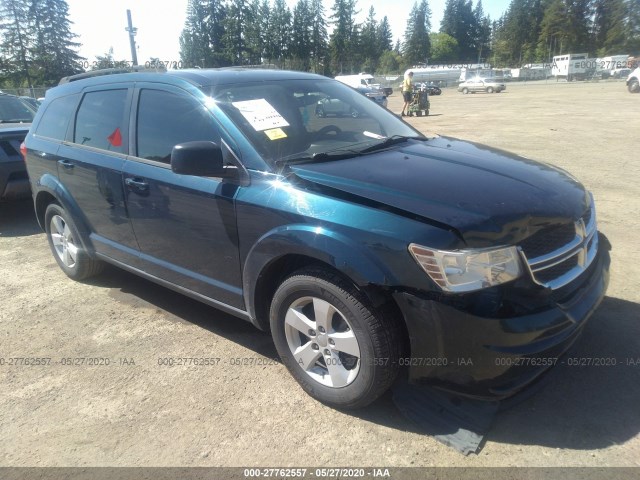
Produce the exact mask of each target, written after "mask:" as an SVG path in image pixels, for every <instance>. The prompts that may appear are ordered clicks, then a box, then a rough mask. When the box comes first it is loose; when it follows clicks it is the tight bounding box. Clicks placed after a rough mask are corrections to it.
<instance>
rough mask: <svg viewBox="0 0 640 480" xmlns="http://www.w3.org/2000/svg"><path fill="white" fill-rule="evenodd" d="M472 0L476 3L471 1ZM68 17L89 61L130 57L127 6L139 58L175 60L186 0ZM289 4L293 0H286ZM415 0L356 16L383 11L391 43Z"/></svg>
mask: <svg viewBox="0 0 640 480" xmlns="http://www.w3.org/2000/svg"><path fill="white" fill-rule="evenodd" d="M475 1H477V0H475ZM475 1H474V5H475ZM67 3H68V5H69V16H70V19H71V21H72V22H73V23H74V24H73V26H72V31H73V32H74V33H76V34H77V35H78V36H79V38H78V39H76V40H77V41H78V42H79V43H81V44H82V46H81V47H80V50H79V53H80V55H81V56H82V57H85V58H86V59H87V60H88V61H89V62H91V61H94V60H95V57H96V56H97V55H104V54H105V53H106V52H108V50H109V48H110V47H113V58H114V60H115V61H130V60H131V49H130V47H129V34H128V33H127V32H126V31H125V27H126V26H127V9H129V10H131V15H132V18H133V25H134V27H136V28H137V29H138V32H137V35H136V37H135V39H136V45H137V47H138V48H137V53H138V63H140V64H143V63H144V62H145V61H147V60H149V59H150V58H151V57H158V58H160V60H163V61H168V62H177V61H179V60H180V55H179V51H180V46H179V44H178V38H179V36H180V32H181V31H182V29H183V27H184V20H185V16H186V11H187V0H168V1H166V2H158V0H110V1H109V2H107V3H105V2H104V1H98V0H67ZM287 3H288V5H289V7H290V8H291V9H293V6H294V5H295V3H296V0H287ZM324 3H325V16H326V17H328V16H329V14H330V13H331V6H332V5H333V3H334V2H333V0H324ZM414 3H415V0H358V2H357V8H358V9H359V10H360V14H359V16H358V21H364V19H365V18H366V16H367V13H368V12H369V7H371V6H373V8H374V9H375V12H376V18H377V19H378V21H380V20H382V18H383V17H384V16H385V15H386V16H387V18H388V19H389V23H390V25H391V31H392V33H393V39H394V43H395V41H396V39H398V38H400V39H402V37H403V36H404V31H405V28H406V25H407V20H408V18H409V13H410V12H411V8H412V7H413V4H414ZM509 3H510V0H493V1H488V0H485V1H484V2H483V8H484V11H485V14H489V15H490V16H491V19H492V20H495V19H497V18H498V17H500V15H502V13H503V12H504V11H505V10H506V9H507V7H508V6H509ZM444 4H445V0H429V6H430V7H431V11H432V16H431V25H432V30H433V31H438V30H439V28H440V20H442V12H443V10H444Z"/></svg>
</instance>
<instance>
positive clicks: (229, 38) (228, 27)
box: [222, 0, 252, 65]
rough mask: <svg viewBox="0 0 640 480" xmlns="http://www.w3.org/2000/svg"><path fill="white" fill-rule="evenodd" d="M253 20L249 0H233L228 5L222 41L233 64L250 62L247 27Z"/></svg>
mask: <svg viewBox="0 0 640 480" xmlns="http://www.w3.org/2000/svg"><path fill="white" fill-rule="evenodd" d="M251 22H252V19H251V18H250V11H249V4H248V2H247V0H231V1H230V2H229V4H228V5H227V14H226V16H225V20H224V22H223V25H224V34H223V36H222V41H223V44H224V51H225V53H226V57H227V58H228V59H229V60H230V61H231V64H232V65H245V64H247V63H248V62H247V57H248V55H247V44H246V35H245V29H246V26H247V25H249V24H251Z"/></svg>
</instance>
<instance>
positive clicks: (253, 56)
mask: <svg viewBox="0 0 640 480" xmlns="http://www.w3.org/2000/svg"><path fill="white" fill-rule="evenodd" d="M247 8H248V15H247V18H248V19H251V21H250V22H248V23H247V24H246V25H245V27H244V35H245V44H246V48H247V50H246V54H247V62H248V63H250V64H251V65H259V64H260V63H262V57H263V55H264V48H265V35H264V34H263V32H262V28H261V27H262V22H261V15H262V4H261V3H260V0H251V2H250V3H249V5H248V7H247ZM267 9H268V8H267Z"/></svg>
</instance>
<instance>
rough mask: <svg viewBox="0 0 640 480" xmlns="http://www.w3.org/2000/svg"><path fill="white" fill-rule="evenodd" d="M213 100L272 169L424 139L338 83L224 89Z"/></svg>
mask: <svg viewBox="0 0 640 480" xmlns="http://www.w3.org/2000/svg"><path fill="white" fill-rule="evenodd" d="M211 95H212V97H213V98H214V99H215V101H216V103H217V105H218V106H219V107H220V108H221V109H222V110H223V111H224V112H225V113H226V114H227V115H228V116H229V118H230V119H231V120H232V121H233V122H234V123H235V124H236V125H237V126H238V128H239V129H240V130H242V132H243V133H244V134H245V136H246V137H247V138H248V139H249V141H250V142H251V143H252V144H253V146H254V147H255V149H256V150H257V151H258V152H259V153H260V154H261V155H262V156H263V157H264V158H265V160H267V161H268V162H269V163H271V164H272V166H274V165H276V164H277V165H281V164H284V163H289V162H300V161H309V162H311V161H326V160H331V159H338V158H345V157H348V156H350V155H351V156H353V155H359V154H362V152H363V151H367V150H368V149H370V147H373V146H375V145H380V144H383V142H385V140H388V139H390V138H393V139H394V140H395V139H398V138H406V137H412V138H420V139H424V136H423V135H422V134H421V133H420V132H418V131H417V130H414V129H413V128H412V127H410V126H409V125H407V124H405V123H404V122H402V121H400V119H398V118H397V117H396V116H395V115H393V114H392V113H390V112H389V111H388V110H386V109H385V108H383V107H380V106H378V105H377V104H376V103H375V102H373V101H372V100H371V99H370V98H367V97H366V96H364V95H362V94H361V93H358V92H357V91H356V90H353V89H352V88H349V87H347V86H346V85H344V84H342V83H340V82H337V81H334V80H329V79H326V80H325V79H318V80H315V79H311V80H310V79H300V80H273V81H265V82H260V83H241V84H233V85H218V86H216V87H215V89H214V90H213V91H212V92H211ZM394 143H397V142H394ZM387 145H391V144H389V143H387Z"/></svg>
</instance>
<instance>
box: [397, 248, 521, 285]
mask: <svg viewBox="0 0 640 480" xmlns="http://www.w3.org/2000/svg"><path fill="white" fill-rule="evenodd" d="M409 252H411V255H413V258H414V259H415V260H416V262H418V264H419V265H420V266H421V267H422V269H423V270H424V271H425V272H427V275H429V277H431V279H432V280H433V281H434V282H436V284H438V285H439V286H440V287H442V289H443V290H445V291H447V292H470V291H473V290H480V289H482V288H487V287H492V286H494V285H500V284H501V283H506V282H510V281H511V280H515V279H516V278H518V277H519V276H520V274H521V273H522V269H521V267H520V255H519V254H518V250H517V249H516V247H504V248H498V249H491V250H489V249H487V250H459V251H455V252H447V251H443V250H434V249H431V248H427V247H423V246H420V245H417V244H415V243H412V244H411V245H409Z"/></svg>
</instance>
